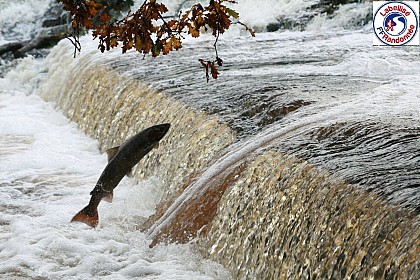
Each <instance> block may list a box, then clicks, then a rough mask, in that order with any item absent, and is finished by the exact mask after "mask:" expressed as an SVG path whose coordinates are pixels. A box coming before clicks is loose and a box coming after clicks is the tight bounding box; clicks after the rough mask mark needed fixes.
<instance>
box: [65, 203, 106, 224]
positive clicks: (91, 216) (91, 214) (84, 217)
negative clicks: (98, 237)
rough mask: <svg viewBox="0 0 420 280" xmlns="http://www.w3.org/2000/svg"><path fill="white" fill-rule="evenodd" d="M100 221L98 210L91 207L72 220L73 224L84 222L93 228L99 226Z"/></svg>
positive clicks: (87, 207) (84, 209)
mask: <svg viewBox="0 0 420 280" xmlns="http://www.w3.org/2000/svg"><path fill="white" fill-rule="evenodd" d="M98 220H99V216H98V210H97V209H92V208H91V207H90V205H88V206H86V207H85V208H83V209H82V211H80V212H79V213H77V214H76V215H75V216H74V217H73V219H71V221H72V222H83V223H85V224H87V225H89V226H91V227H93V228H95V227H96V226H97V225H98Z"/></svg>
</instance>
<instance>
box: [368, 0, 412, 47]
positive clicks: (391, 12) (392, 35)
mask: <svg viewBox="0 0 420 280" xmlns="http://www.w3.org/2000/svg"><path fill="white" fill-rule="evenodd" d="M413 3H416V4H417V6H415V5H413ZM411 5H413V6H414V7H411ZM375 6H376V10H375ZM373 8H374V18H373V28H374V33H375V36H374V38H373V39H374V40H373V43H374V45H390V46H401V45H418V44H419V38H418V34H417V30H418V19H417V14H418V9H419V8H418V2H413V1H412V2H411V4H407V2H406V1H403V2H384V1H374V2H373Z"/></svg>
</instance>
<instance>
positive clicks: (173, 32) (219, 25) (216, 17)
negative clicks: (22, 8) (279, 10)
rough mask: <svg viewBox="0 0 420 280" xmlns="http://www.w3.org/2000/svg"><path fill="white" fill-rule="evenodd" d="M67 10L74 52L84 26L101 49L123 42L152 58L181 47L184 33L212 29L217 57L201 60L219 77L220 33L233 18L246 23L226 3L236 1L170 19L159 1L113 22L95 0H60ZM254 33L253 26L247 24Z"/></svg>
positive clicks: (222, 0)
mask: <svg viewBox="0 0 420 280" xmlns="http://www.w3.org/2000/svg"><path fill="white" fill-rule="evenodd" d="M58 1H59V2H61V3H63V5H64V9H65V10H68V11H69V12H70V13H71V14H72V27H73V30H74V33H73V34H72V36H71V41H72V43H73V45H74V46H75V52H76V51H77V50H78V51H80V49H81V46H80V42H79V34H80V32H81V30H83V29H84V28H86V29H91V30H93V33H92V34H93V36H94V38H98V39H99V49H100V50H101V52H104V51H105V50H107V51H109V50H110V49H111V48H114V47H117V46H119V45H121V47H122V52H123V53H125V52H126V51H127V50H130V49H135V50H136V51H138V52H140V53H142V54H144V55H146V54H151V55H152V56H153V57H156V56H159V55H160V54H164V55H166V54H168V53H169V52H171V51H173V50H178V49H180V48H182V39H183V38H184V37H183V35H185V34H189V35H191V36H192V37H199V36H200V34H202V33H203V32H209V31H210V32H211V34H212V35H213V36H214V37H215V42H214V50H215V53H216V58H215V60H213V61H209V60H207V61H206V60H203V59H200V60H199V62H200V63H201V65H202V66H203V67H204V68H205V70H206V78H207V81H208V80H209V77H210V74H211V77H212V78H214V79H217V77H218V74H219V72H218V71H217V68H216V64H217V66H222V64H223V60H222V59H221V58H219V56H218V53H217V41H218V39H219V35H220V34H222V33H224V32H225V31H226V30H227V29H229V27H230V26H231V24H232V23H233V21H236V23H239V24H241V25H244V24H243V23H241V22H239V21H238V20H237V19H238V17H239V15H238V13H237V12H236V11H235V10H233V9H231V8H229V7H227V6H226V5H225V4H226V3H236V1H233V0H210V1H209V4H208V5H207V6H203V5H201V4H199V3H197V4H194V5H193V6H192V7H191V8H190V9H189V10H187V11H186V12H184V13H180V14H179V16H178V18H175V19H170V20H167V18H166V17H164V14H165V13H167V12H168V9H167V7H166V6H165V5H164V4H161V3H158V2H157V1H156V0H145V1H144V2H143V4H142V5H141V6H140V8H139V9H138V10H137V11H135V12H131V11H129V12H128V13H127V15H126V16H125V17H124V18H122V19H120V20H115V21H113V22H111V18H110V16H109V14H108V11H109V9H108V8H107V7H106V6H105V5H104V4H102V3H99V2H98V1H95V0H58ZM244 26H245V28H246V30H248V31H249V32H250V33H251V35H252V36H255V34H254V32H253V31H252V29H250V28H248V27H247V26H246V25H244Z"/></svg>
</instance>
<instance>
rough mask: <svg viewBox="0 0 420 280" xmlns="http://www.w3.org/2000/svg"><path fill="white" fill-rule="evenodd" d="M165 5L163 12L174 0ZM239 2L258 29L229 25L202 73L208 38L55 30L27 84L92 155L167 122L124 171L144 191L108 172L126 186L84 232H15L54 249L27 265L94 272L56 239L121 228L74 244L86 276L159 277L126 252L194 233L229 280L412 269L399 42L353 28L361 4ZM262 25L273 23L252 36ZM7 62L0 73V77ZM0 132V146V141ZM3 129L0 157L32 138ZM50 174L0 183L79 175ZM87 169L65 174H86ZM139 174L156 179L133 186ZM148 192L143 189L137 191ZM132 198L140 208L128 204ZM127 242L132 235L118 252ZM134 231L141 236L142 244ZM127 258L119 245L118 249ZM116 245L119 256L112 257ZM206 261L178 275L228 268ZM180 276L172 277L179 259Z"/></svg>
mask: <svg viewBox="0 0 420 280" xmlns="http://www.w3.org/2000/svg"><path fill="white" fill-rule="evenodd" d="M175 2H176V1H172V2H171V5H172V6H173V7H174V8H176V7H175V6H177V7H178V6H179V5H178V3H175ZM181 2H183V1H179V3H181ZM239 2H240V3H239V6H238V11H239V12H240V13H241V14H242V15H243V20H244V21H245V22H247V23H248V24H250V25H252V26H253V27H254V28H256V29H257V30H259V31H261V33H258V34H257V37H256V38H255V39H251V38H248V37H246V35H243V34H242V33H241V32H240V31H239V29H234V30H232V31H231V32H229V33H227V34H224V36H223V37H222V38H221V39H220V46H219V55H220V56H221V57H222V59H224V61H225V64H224V66H223V67H222V68H221V75H220V77H219V79H218V80H217V81H211V82H210V83H208V84H206V83H205V78H204V73H203V72H202V69H200V68H199V64H198V63H197V60H198V58H206V57H212V56H213V55H214V54H213V48H212V40H213V39H212V38H210V37H204V38H201V39H199V40H187V41H186V42H185V45H184V48H183V49H181V50H179V51H177V52H176V53H173V54H171V55H169V56H164V57H158V58H156V59H151V58H145V59H143V58H142V57H139V55H138V54H136V53H134V52H133V53H127V54H125V55H121V54H120V53H119V50H113V51H111V52H110V53H107V54H100V53H98V51H97V49H96V45H95V43H92V42H91V39H90V38H89V37H84V38H82V46H83V51H82V53H81V54H80V55H78V57H77V58H76V59H73V58H72V55H73V52H72V46H71V45H70V44H69V43H68V42H66V41H62V42H60V43H59V45H58V46H57V47H55V48H54V49H53V50H52V51H51V53H50V55H49V57H48V58H47V60H46V62H45V66H46V69H45V71H46V72H47V74H46V77H45V80H44V81H43V82H42V84H41V86H40V87H39V89H38V90H37V93H38V94H39V95H40V96H41V97H42V98H43V99H44V100H47V101H51V102H53V103H55V104H56V105H57V108H60V110H63V113H64V115H66V116H67V117H68V118H69V119H70V120H71V121H74V122H76V123H77V124H78V126H79V128H80V129H81V130H83V131H84V132H86V133H87V134H88V135H90V136H91V137H93V138H95V139H97V140H98V141H99V145H100V147H101V150H105V149H107V148H109V147H112V146H115V145H116V144H118V143H121V142H122V141H123V140H124V139H126V138H127V137H128V136H130V135H132V134H134V133H136V132H137V131H139V130H140V129H142V128H144V127H147V126H149V125H152V124H156V123H163V122H170V123H172V128H171V131H170V132H169V134H168V135H167V136H166V137H165V138H164V141H162V143H161V145H160V147H159V149H158V150H156V151H154V152H152V153H151V154H149V155H148V156H147V158H145V159H144V160H143V161H141V162H140V164H139V165H138V167H137V170H136V176H137V179H138V180H140V181H141V183H140V185H141V187H144V188H145V189H146V195H144V196H140V195H139V193H140V192H141V190H137V191H133V190H132V186H130V185H132V184H135V183H133V182H132V181H123V183H122V186H120V187H118V188H117V189H116V192H117V194H118V192H120V191H121V192H122V193H123V194H122V195H124V194H126V195H127V196H125V197H126V198H125V200H123V201H117V202H116V204H117V205H115V206H114V205H110V206H109V205H107V206H104V208H103V210H104V212H106V211H107V212H108V214H105V217H104V222H102V223H101V224H100V231H99V232H95V231H94V232H90V231H88V230H86V231H82V232H81V233H79V234H77V235H76V236H74V235H72V234H71V232H73V231H74V229H75V228H76V227H75V226H68V227H67V226H66V232H65V233H62V232H60V231H59V230H54V231H53V232H55V236H56V235H61V234H63V235H64V237H62V238H58V237H55V239H54V242H55V243H54V244H55V245H51V244H50V245H48V244H47V241H46V240H45V238H43V233H42V232H37V231H36V230H34V229H33V230H32V229H31V231H32V232H35V233H37V234H38V235H39V236H40V237H39V238H38V239H37V240H39V242H37V241H32V242H33V243H34V244H36V246H37V247H36V248H39V251H40V252H42V250H44V251H45V252H44V255H45V256H46V259H47V260H48V261H47V263H54V260H55V261H57V262H59V264H58V265H57V264H55V267H59V268H61V269H63V270H64V273H62V274H60V273H58V272H56V271H55V272H51V269H49V268H48V266H42V265H40V264H42V261H41V260H39V258H37V257H36V258H35V261H34V263H35V265H38V266H40V267H42V268H43V269H44V270H45V271H46V272H45V273H46V274H44V275H50V276H52V277H54V276H57V275H58V276H59V275H77V273H78V271H79V272H81V273H85V274H87V275H89V274H90V275H94V276H96V275H101V271H100V270H98V267H96V268H87V267H85V266H86V264H87V263H88V262H87V261H86V260H85V259H83V258H81V257H80V252H82V251H83V250H82V249H81V248H79V249H74V250H72V249H71V248H69V247H70V246H75V244H78V243H81V244H83V245H84V246H87V245H86V242H83V239H86V238H87V239H89V240H91V239H95V238H98V240H99V242H100V241H103V240H104V239H106V238H110V236H112V234H115V233H116V232H118V233H123V235H122V239H121V240H120V239H118V240H116V241H115V242H114V243H113V242H107V243H106V246H105V247H101V248H96V247H90V248H91V250H92V251H93V256H92V258H94V259H95V260H96V261H99V262H100V263H101V264H104V266H106V264H108V266H109V267H107V269H106V270H105V272H104V271H103V270H102V273H105V275H108V276H109V277H113V276H114V277H115V276H117V277H122V278H124V277H129V276H142V277H144V278H145V279H147V277H148V276H147V275H148V273H150V275H153V276H156V275H160V276H161V277H165V276H168V275H169V277H167V278H162V279H169V278H170V277H171V276H170V274H163V273H160V274H159V272H161V271H159V267H158V266H157V265H155V266H154V268H155V269H149V270H148V269H146V268H145V267H146V266H145V265H144V262H145V261H146V260H145V259H143V258H142V257H141V255H142V254H145V255H147V256H151V257H149V258H152V259H159V257H158V256H157V255H159V254H160V253H159V252H160V251H159V250H166V249H165V248H166V247H165V246H164V245H161V244H160V243H159V242H161V241H175V242H180V243H185V242H188V241H190V240H195V238H196V237H200V238H199V239H198V240H197V242H196V243H197V244H198V249H199V250H200V251H201V252H202V253H203V255H205V256H207V257H209V258H210V259H212V260H215V261H217V262H219V263H221V264H223V266H224V267H225V268H227V269H228V270H229V271H230V272H231V274H232V276H233V278H235V279H289V278H308V279H312V278H334V279H335V278H375V279H381V278H395V277H397V278H401V279H416V278H418V275H419V274H420V272H419V271H420V270H419V262H420V261H419V258H418V256H419V255H420V252H419V248H420V247H419V240H420V238H419V237H420V230H419V227H418V225H419V216H418V214H419V213H418V211H419V201H420V192H419V185H420V171H419V169H418V166H419V163H420V153H419V151H420V149H419V147H420V127H419V124H418V123H419V119H420V112H419V110H418V105H417V104H420V95H419V94H418V91H417V90H416V89H417V88H418V87H419V85H420V80H419V79H418V77H417V76H416V75H414V74H413V73H415V72H416V71H417V70H418V69H419V68H420V64H419V62H418V61H419V58H420V57H419V55H418V53H417V51H416V50H415V49H413V48H398V49H395V48H377V47H373V46H371V30H370V26H366V25H365V23H366V18H367V16H368V15H369V13H370V5H371V3H369V2H362V3H353V2H358V1H347V2H349V4H345V5H340V6H337V7H335V8H331V9H332V10H330V11H329V12H327V11H326V7H327V6H328V5H326V4H325V3H326V2H328V1H320V2H318V1H262V3H261V5H260V7H261V9H260V10H259V12H261V15H259V14H258V12H257V11H255V9H254V5H255V4H254V1H246V0H244V1H239ZM350 2H352V3H350ZM186 4H187V3H186ZM323 11H324V12H323ZM273 24H274V25H276V26H277V27H278V28H277V29H285V28H287V27H289V28H290V31H284V32H274V33H267V32H264V31H266V30H272V29H273ZM300 30H304V31H300ZM27 64H28V65H32V64H33V63H27ZM22 67H23V68H24V67H25V65H24V64H23V65H22ZM26 67H28V66H26ZM37 67H38V66H37ZM35 69H40V68H35ZM18 73H19V71H16V72H14V71H12V72H10V73H9V74H8V75H7V76H6V79H7V81H9V84H8V85H7V87H9V88H11V84H10V81H15V80H16V79H17V78H16V79H15V78H14V77H15V76H19V75H18ZM29 76H31V75H29ZM34 76H36V75H33V74H32V76H31V77H32V79H33V77H34ZM14 79H15V80H14ZM42 79H44V77H43V78H42ZM17 80H19V81H21V80H22V79H21V78H19V79H17ZM35 80H37V81H38V80H40V78H39V77H38V78H37V79H35ZM20 83H21V82H20ZM24 84H28V83H24ZM28 90H29V91H31V90H33V89H28ZM3 91H4V90H3ZM7 98H9V97H7ZM10 98H11V97H10ZM31 98H32V97H31ZM13 100H14V99H13ZM15 102H18V101H15ZM19 102H22V101H19ZM37 102H40V101H37ZM5 108H11V107H10V105H7V106H6V107H5ZM7 112H10V110H8V111H7ZM9 132H10V131H9ZM8 134H10V133H8ZM17 134H18V133H17ZM8 137H10V135H8V136H7V137H3V138H2V142H4V143H6V146H12V145H11V144H9V143H10V141H9V140H8V139H9V138H8ZM69 138H71V137H70V136H69ZM13 139H14V140H12V141H14V142H16V143H17V145H16V148H15V149H12V150H11V151H10V148H8V149H7V150H8V151H10V152H4V154H5V155H8V154H9V153H11V154H14V155H19V153H20V152H21V151H25V149H27V147H28V145H29V146H30V145H33V144H32V143H36V141H37V140H39V139H38V138H37V137H35V138H34V137H32V136H31V135H29V136H28V135H17V136H16V137H14V138H13ZM42 139H43V138H42ZM34 141H35V142H34ZM84 149H88V150H89V149H90V148H84ZM34 152H36V150H35V151H34ZM66 152H67V151H66ZM70 154H71V153H70ZM0 155H2V153H0ZM93 158H95V156H93ZM6 159H9V158H6ZM9 160H10V159H9ZM17 162H19V161H17ZM80 164H81V165H83V164H84V163H80ZM45 166H49V165H48V164H47V165H45ZM9 169H10V168H9ZM9 169H6V173H5V174H9V173H10V171H9V173H7V170H9ZM47 169H48V168H47ZM63 169H64V171H65V172H62V171H63ZM60 170H61V172H57V171H54V172H53V171H48V172H42V174H38V173H36V172H35V175H34V174H32V173H31V174H26V175H25V171H24V170H23V171H22V175H19V176H18V177H16V176H17V175H15V178H14V179H13V182H6V183H3V186H4V188H6V189H7V191H8V193H9V195H10V196H11V195H13V194H15V193H14V192H13V191H14V190H16V189H17V190H19V191H20V192H22V190H21V189H19V185H20V184H26V185H27V187H26V189H24V191H25V192H29V190H30V191H31V192H35V193H37V192H38V193H40V194H41V197H42V196H46V194H45V190H44V185H45V184H47V182H48V184H52V185H54V183H51V181H54V180H60V179H62V180H64V181H65V182H67V184H69V185H70V186H69V187H74V186H73V184H74V182H80V181H83V180H82V179H80V178H79V177H80V176H81V175H80V171H79V169H78V168H74V169H73V168H70V167H69V166H68V165H66V164H65V163H61V169H60ZM13 172H15V171H13ZM13 172H12V173H13ZM26 173H28V172H26ZM93 173H94V172H93V171H90V173H89V174H87V173H81V174H82V176H83V175H84V176H85V177H88V178H90V177H92V176H93V175H92V174H93ZM8 176H10V175H8ZM151 176H152V177H153V178H154V180H156V181H152V182H150V181H144V179H145V178H150V177H151ZM54 178H58V179H54ZM10 180H12V179H9V181H10ZM34 180H35V181H36V182H40V183H34ZM84 180H87V179H84ZM92 180H93V181H94V179H92ZM92 180H90V181H92ZM93 181H92V182H90V184H91V185H92V184H94V182H93ZM124 182H125V183H124ZM31 184H32V185H31ZM34 185H35V186H36V187H33V186H34ZM84 185H85V187H84V188H78V190H77V192H78V194H79V195H80V197H78V199H79V200H82V199H83V198H85V199H86V200H87V195H88V192H89V191H90V190H91V188H90V187H86V184H84ZM155 185H159V186H160V187H156V186H155ZM92 186H93V185H92ZM53 188H54V187H53ZM120 188H121V189H120ZM153 191H156V192H158V193H159V194H154V195H150V194H149V193H148V192H153ZM69 192H70V191H67V189H66V194H65V196H66V197H67V196H69V195H70V194H69ZM137 192H139V193H137ZM15 195H16V194H15ZM130 196H132V197H131V198H130ZM123 197H124V196H123ZM136 198H137V199H143V200H151V201H152V202H153V203H151V205H150V207H144V206H142V205H140V204H139V203H138V202H137V201H136ZM24 199H25V198H22V200H21V201H22V203H23V202H24V201H25V200H24ZM47 199H48V198H47ZM86 200H85V201H86ZM21 201H20V200H19V203H21ZM35 201H36V200H35ZM60 201H63V202H66V203H72V202H73V203H75V204H77V205H72V206H71V207H72V208H75V209H76V208H77V209H78V208H79V207H76V206H81V205H83V204H84V202H85V201H78V202H77V203H76V202H75V201H76V200H74V199H73V200H69V201H68V202H67V200H64V199H62V200H60ZM158 201H159V205H158V206H157V209H156V211H155V213H154V214H153V215H151V216H150V217H149V219H148V220H147V221H145V220H146V218H147V217H148V216H149V215H150V214H151V213H152V212H153V211H152V209H153V207H154V203H157V202H158ZM79 204H80V205H79ZM3 205H6V206H3V208H5V209H11V210H10V211H11V212H10V213H12V214H10V215H12V216H8V217H7V224H6V229H5V230H3V232H4V234H5V235H6V236H9V235H10V232H13V233H14V234H16V235H17V236H19V230H18V229H16V227H20V228H22V227H23V228H24V224H25V223H24V222H22V223H20V224H17V223H16V222H13V221H14V220H13V219H12V218H11V217H13V211H14V210H13V209H21V208H19V207H20V206H19V205H11V204H3ZM73 206H74V207H73ZM13 207H15V208H13ZM32 207H33V209H35V210H36V209H38V208H36V207H37V205H35V204H33V205H32ZM55 207H57V206H55ZM118 208H121V210H119V211H118V210H117V209H118ZM58 209H60V208H58ZM8 211H9V210H8ZM18 211H20V212H21V211H22V210H18ZM60 211H63V210H62V209H61V210H60ZM35 212H36V211H35ZM38 212H39V210H38ZM38 212H36V213H38ZM41 212H42V211H41ZM63 212H65V211H63ZM47 213H48V210H47ZM63 214H64V215H66V214H68V213H63ZM42 215H43V214H42V213H38V214H36V216H41V217H42ZM44 216H48V215H44ZM60 222H62V219H60V220H59V221H57V222H56V223H55V224H58V225H59V224H60ZM40 223H43V222H42V221H41V222H40ZM112 224H113V226H112ZM9 227H15V229H14V231H12V230H8V228H9ZM34 228H35V226H34ZM137 228H141V229H142V230H143V231H144V232H145V233H140V232H138V231H136V229H137ZM98 235H99V236H98ZM6 238H10V237H6ZM73 239H75V240H73ZM124 240H126V242H124ZM138 241H140V242H141V243H142V245H141V246H140V247H136V246H134V249H131V250H129V249H127V248H126V246H131V244H133V242H138ZM40 242H42V244H46V245H42V244H40ZM149 243H151V244H152V245H153V246H156V247H155V248H153V249H147V250H146V249H145V248H146V247H147V246H146V247H145V246H144V245H145V244H149ZM96 244H97V243H96ZM28 246H29V245H28ZM97 246H99V244H97ZM168 246H171V245H168ZM174 246H175V245H174ZM176 246H181V245H176ZM3 248H4V249H3ZM124 248H125V249H124ZM156 248H157V249H156ZM162 248H163V249H162ZM173 248H178V247H173ZM180 248H183V247H180ZM188 248H190V247H188ZM2 249H3V250H4V251H5V253H3V255H2V254H0V257H2V258H5V257H11V258H12V261H10V262H8V264H7V265H8V267H6V268H5V267H3V268H1V269H2V270H3V271H8V270H7V269H9V273H10V269H11V268H10V267H13V265H14V266H17V268H16V271H18V272H19V273H20V274H22V275H25V273H28V272H27V271H28V269H27V268H25V266H31V265H32V264H31V263H29V264H28V263H27V262H24V261H22V259H21V258H22V256H24V254H22V253H19V250H18V249H17V248H16V244H15V243H14V242H12V241H9V242H7V243H6V245H5V246H4V247H2ZM149 250H150V251H149ZM156 250H157V251H156ZM139 251H140V252H139ZM13 252H15V253H13ZM16 252H18V253H16ZM32 252H34V253H33V254H32V255H36V250H35V249H34V250H32ZM171 252H172V251H171ZM101 253H102V254H103V255H104V257H103V258H101V257H100V256H99V255H100V254H101ZM127 254H132V255H134V256H135V258H134V259H132V258H125V257H123V256H124V255H127ZM57 255H58V256H63V258H60V257H57ZM36 256H37V255H36ZM65 257H66V258H68V259H69V260H68V261H64V258H65ZM118 258H122V259H123V261H122V262H123V264H121V265H118V264H116V263H115V262H114V259H118ZM179 258H182V254H180V257H179ZM197 258H198V257H197ZM19 260H20V262H19ZM60 260H61V261H60ZM166 260H167V259H165V261H166ZM183 264H184V263H182V264H181V265H180V266H179V268H180V269H183V268H184V266H183ZM186 266H187V267H188V264H186ZM66 267H67V268H66ZM68 267H70V268H68ZM209 267H210V268H208V267H205V268H203V267H200V268H197V269H196V270H194V272H191V273H192V274H190V275H193V276H191V277H192V278H194V277H197V278H198V277H200V276H198V275H201V274H200V273H203V274H205V275H206V276H208V277H210V278H220V279H224V278H226V277H229V276H227V275H226V272H225V271H223V270H220V269H213V268H214V267H216V265H215V264H214V263H212V264H211V265H210V266H209ZM65 268H66V269H65ZM174 270H176V269H174ZM22 271H23V272H22ZM142 271H143V272H142ZM48 273H50V274H48ZM136 273H137V274H136ZM168 273H170V272H168ZM183 273H184V274H183V275H184V276H183V277H184V278H185V279H189V278H187V277H188V276H187V275H189V273H190V272H187V270H183ZM17 275H19V274H17ZM26 275H36V274H34V273H32V274H30V273H29V274H26ZM163 275H165V276H163ZM177 279H178V278H177Z"/></svg>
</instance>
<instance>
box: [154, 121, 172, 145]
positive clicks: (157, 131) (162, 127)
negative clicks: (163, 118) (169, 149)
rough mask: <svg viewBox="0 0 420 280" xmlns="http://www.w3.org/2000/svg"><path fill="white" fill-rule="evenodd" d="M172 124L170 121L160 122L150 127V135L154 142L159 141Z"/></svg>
mask: <svg viewBox="0 0 420 280" xmlns="http://www.w3.org/2000/svg"><path fill="white" fill-rule="evenodd" d="M169 127H171V125H170V124H169V123H164V124H158V125H155V126H152V127H150V131H149V137H150V138H151V139H153V141H154V142H159V141H160V140H161V139H162V138H163V137H164V136H165V135H166V133H167V132H168V130H169Z"/></svg>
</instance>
